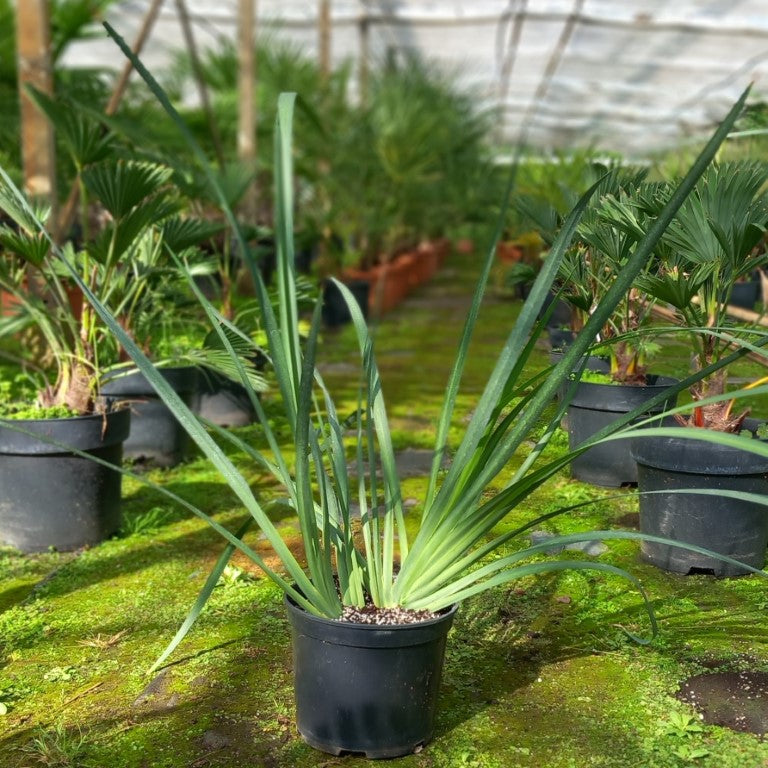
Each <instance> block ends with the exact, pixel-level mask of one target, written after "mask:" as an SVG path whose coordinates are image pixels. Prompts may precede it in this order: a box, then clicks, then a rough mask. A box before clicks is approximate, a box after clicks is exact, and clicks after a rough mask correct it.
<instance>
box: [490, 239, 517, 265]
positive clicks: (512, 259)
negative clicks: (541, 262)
mask: <svg viewBox="0 0 768 768" xmlns="http://www.w3.org/2000/svg"><path fill="white" fill-rule="evenodd" d="M496 258H498V260H499V261H500V262H502V263H503V264H515V263H516V262H518V261H520V260H521V259H522V258H523V249H522V248H521V247H520V246H519V245H517V244H515V243H510V242H506V243H505V242H501V243H499V244H498V245H497V246H496Z"/></svg>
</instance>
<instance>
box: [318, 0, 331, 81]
mask: <svg viewBox="0 0 768 768" xmlns="http://www.w3.org/2000/svg"><path fill="white" fill-rule="evenodd" d="M317 59H318V65H319V68H320V75H321V77H322V78H323V80H327V79H328V75H329V74H330V72H331V0H320V8H319V11H318V14H317Z"/></svg>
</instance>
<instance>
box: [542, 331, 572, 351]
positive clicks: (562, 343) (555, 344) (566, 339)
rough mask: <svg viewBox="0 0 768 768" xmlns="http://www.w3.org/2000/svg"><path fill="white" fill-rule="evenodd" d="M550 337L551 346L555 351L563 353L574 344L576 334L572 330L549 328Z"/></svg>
mask: <svg viewBox="0 0 768 768" xmlns="http://www.w3.org/2000/svg"><path fill="white" fill-rule="evenodd" d="M547 334H548V335H549V344H550V347H551V349H552V350H553V351H560V352H562V351H563V350H564V349H566V348H567V347H569V346H570V345H571V344H573V340H574V339H575V338H576V334H575V333H574V332H573V331H572V330H570V328H552V327H549V328H547Z"/></svg>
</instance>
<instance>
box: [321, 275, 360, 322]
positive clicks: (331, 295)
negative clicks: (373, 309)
mask: <svg viewBox="0 0 768 768" xmlns="http://www.w3.org/2000/svg"><path fill="white" fill-rule="evenodd" d="M346 286H347V288H349V290H350V291H351V293H352V295H353V296H354V297H355V301H357V303H358V304H359V305H360V310H361V311H362V313H363V316H364V317H368V310H369V307H368V294H369V291H370V283H369V282H368V281H367V280H350V281H349V282H348V283H346ZM322 312H323V322H324V323H325V324H326V325H327V326H330V327H335V326H339V325H344V324H345V323H348V322H350V320H351V319H352V316H351V315H350V314H349V307H347V302H346V301H344V297H343V296H342V295H341V291H340V290H339V289H338V287H337V286H336V284H335V283H333V282H332V281H330V280H327V281H326V282H325V284H324V285H323V310H322Z"/></svg>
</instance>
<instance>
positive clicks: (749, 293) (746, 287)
mask: <svg viewBox="0 0 768 768" xmlns="http://www.w3.org/2000/svg"><path fill="white" fill-rule="evenodd" d="M759 298H760V282H759V281H758V280H750V281H748V282H745V283H734V284H733V288H732V290H731V297H730V300H729V303H730V304H731V305H732V306H735V307H743V308H744V309H754V307H755V304H757V300H758V299H759Z"/></svg>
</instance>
